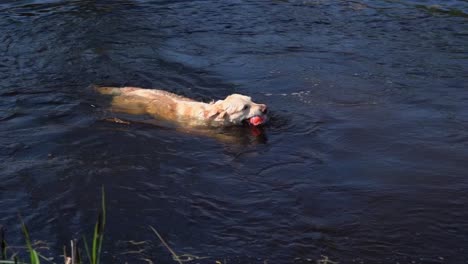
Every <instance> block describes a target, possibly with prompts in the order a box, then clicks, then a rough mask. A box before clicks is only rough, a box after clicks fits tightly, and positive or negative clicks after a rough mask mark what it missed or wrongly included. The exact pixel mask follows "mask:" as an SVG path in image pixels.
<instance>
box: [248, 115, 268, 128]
mask: <svg viewBox="0 0 468 264" xmlns="http://www.w3.org/2000/svg"><path fill="white" fill-rule="evenodd" d="M243 122H244V123H246V124H248V125H251V126H260V125H263V124H265V123H266V116H261V115H255V116H252V117H250V118H247V119H244V121H243Z"/></svg>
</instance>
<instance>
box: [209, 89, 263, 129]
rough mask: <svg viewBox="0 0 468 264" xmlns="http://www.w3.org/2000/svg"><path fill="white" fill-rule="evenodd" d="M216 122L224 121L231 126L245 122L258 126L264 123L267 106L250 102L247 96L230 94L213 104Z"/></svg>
mask: <svg viewBox="0 0 468 264" xmlns="http://www.w3.org/2000/svg"><path fill="white" fill-rule="evenodd" d="M214 106H215V109H216V114H218V116H217V117H216V120H219V121H221V120H226V121H228V122H229V123H232V124H241V123H243V122H247V123H249V124H251V125H254V126H258V125H262V124H264V123H265V122H266V113H267V106H266V105H264V104H257V103H254V102H252V99H251V98H250V97H248V96H245V95H241V94H232V95H229V96H228V97H226V99H224V100H219V101H217V102H216V103H214Z"/></svg>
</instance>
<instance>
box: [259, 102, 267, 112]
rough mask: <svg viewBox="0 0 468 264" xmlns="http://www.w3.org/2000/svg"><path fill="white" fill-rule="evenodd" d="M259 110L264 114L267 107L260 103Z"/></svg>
mask: <svg viewBox="0 0 468 264" xmlns="http://www.w3.org/2000/svg"><path fill="white" fill-rule="evenodd" d="M260 111H261V112H262V113H264V114H266V113H267V112H268V108H267V106H266V105H264V104H262V105H260Z"/></svg>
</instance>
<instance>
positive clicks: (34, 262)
mask: <svg viewBox="0 0 468 264" xmlns="http://www.w3.org/2000/svg"><path fill="white" fill-rule="evenodd" d="M20 219H21V217H20ZM21 229H22V230H23V234H24V239H25V240H26V247H27V248H28V251H29V258H30V261H31V264H40V263H41V262H40V260H39V257H38V255H37V252H36V250H34V249H33V247H32V244H31V239H30V238H29V232H28V228H27V227H26V225H25V224H24V222H23V219H21Z"/></svg>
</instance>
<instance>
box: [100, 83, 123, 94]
mask: <svg viewBox="0 0 468 264" xmlns="http://www.w3.org/2000/svg"><path fill="white" fill-rule="evenodd" d="M94 90H96V91H97V92H98V93H100V94H107V95H120V94H122V91H121V90H120V88H118V87H99V86H96V85H95V86H94Z"/></svg>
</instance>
